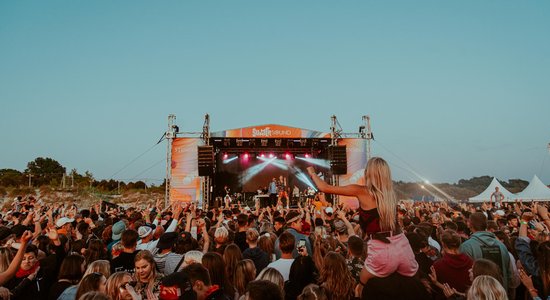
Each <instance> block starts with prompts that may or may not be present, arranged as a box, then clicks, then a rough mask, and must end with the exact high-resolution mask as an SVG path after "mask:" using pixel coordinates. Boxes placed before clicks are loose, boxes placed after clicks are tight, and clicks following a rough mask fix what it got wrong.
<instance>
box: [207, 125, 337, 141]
mask: <svg viewBox="0 0 550 300" xmlns="http://www.w3.org/2000/svg"><path fill="white" fill-rule="evenodd" d="M210 137H226V138H295V139H298V138H330V133H326V132H320V131H314V130H308V129H302V128H296V127H289V126H283V125H277V124H267V125H258V126H251V127H244V128H237V129H230V130H225V131H219V132H213V133H212V134H210Z"/></svg>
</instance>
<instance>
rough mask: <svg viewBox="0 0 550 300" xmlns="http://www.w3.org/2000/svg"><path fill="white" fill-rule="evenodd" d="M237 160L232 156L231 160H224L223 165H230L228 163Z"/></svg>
mask: <svg viewBox="0 0 550 300" xmlns="http://www.w3.org/2000/svg"><path fill="white" fill-rule="evenodd" d="M237 158H239V157H238V156H233V157H231V158H227V159H224V160H223V163H224V164H228V163H230V162H232V161H234V160H236V159H237Z"/></svg>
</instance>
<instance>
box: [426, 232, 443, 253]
mask: <svg viewBox="0 0 550 300" xmlns="http://www.w3.org/2000/svg"><path fill="white" fill-rule="evenodd" d="M428 244H429V245H430V246H432V247H434V248H435V249H437V251H439V253H441V246H440V245H439V243H438V242H437V241H436V240H434V239H432V237H431V236H429V237H428Z"/></svg>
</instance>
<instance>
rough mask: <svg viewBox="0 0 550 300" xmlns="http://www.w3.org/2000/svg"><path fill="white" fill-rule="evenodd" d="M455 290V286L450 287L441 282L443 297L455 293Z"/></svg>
mask: <svg viewBox="0 0 550 300" xmlns="http://www.w3.org/2000/svg"><path fill="white" fill-rule="evenodd" d="M457 293H458V292H457V290H456V289H455V288H452V287H451V286H450V285H449V284H447V283H444V284H443V294H445V297H447V298H449V297H451V296H452V295H454V294H457Z"/></svg>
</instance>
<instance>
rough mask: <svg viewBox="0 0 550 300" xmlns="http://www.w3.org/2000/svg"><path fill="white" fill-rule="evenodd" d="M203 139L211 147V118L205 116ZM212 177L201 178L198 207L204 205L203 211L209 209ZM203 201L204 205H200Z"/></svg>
mask: <svg viewBox="0 0 550 300" xmlns="http://www.w3.org/2000/svg"><path fill="white" fill-rule="evenodd" d="M201 139H202V141H203V143H204V145H206V146H208V145H210V116H209V115H208V114H206V115H205V116H204V124H203V125H202V134H201ZM212 188H213V187H212V176H204V177H201V196H200V198H199V199H197V202H198V203H197V205H200V204H202V208H203V209H207V208H208V205H209V203H210V202H211V197H212ZM201 201H202V203H200V202H201Z"/></svg>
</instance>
